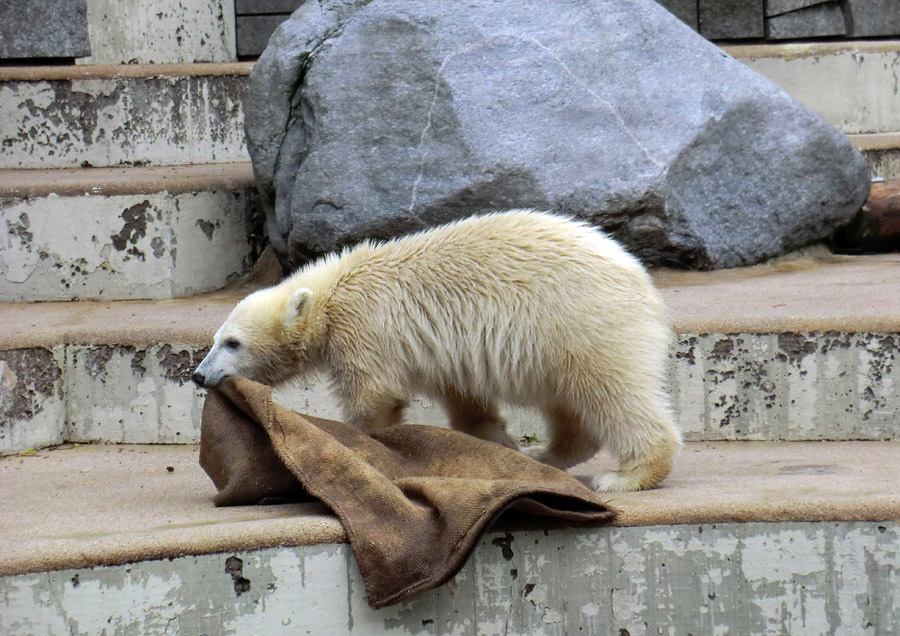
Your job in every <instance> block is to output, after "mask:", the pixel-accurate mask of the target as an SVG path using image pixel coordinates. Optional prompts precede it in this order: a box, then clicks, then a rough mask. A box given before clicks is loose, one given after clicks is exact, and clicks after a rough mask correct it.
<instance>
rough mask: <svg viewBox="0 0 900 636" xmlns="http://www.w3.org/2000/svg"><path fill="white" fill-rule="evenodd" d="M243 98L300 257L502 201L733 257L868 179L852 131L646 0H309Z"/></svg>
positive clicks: (778, 236)
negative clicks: (445, 0)
mask: <svg viewBox="0 0 900 636" xmlns="http://www.w3.org/2000/svg"><path fill="white" fill-rule="evenodd" d="M611 34H614V35H611ZM248 95H249V97H248V99H247V100H246V102H245V109H246V122H247V136H248V145H249V150H250V154H251V158H252V159H253V162H254V170H255V174H256V177H257V184H258V185H259V186H260V188H261V190H262V192H263V195H264V199H265V203H266V205H267V207H268V208H269V209H268V211H267V227H268V234H269V237H270V239H271V242H272V244H273V245H274V246H275V249H276V251H277V252H278V253H279V256H280V257H281V258H282V259H283V262H284V263H285V264H286V265H287V266H288V267H296V266H298V265H300V264H301V263H302V262H304V261H305V260H306V259H308V258H309V257H314V256H317V255H320V254H322V253H324V252H328V251H331V250H334V249H335V248H338V247H340V246H342V245H346V244H351V243H354V242H356V241H359V240H361V239H363V238H365V237H375V238H385V237H389V236H395V235H398V234H403V233H407V232H410V231H414V230H419V229H423V228H426V227H428V226H432V225H435V224H439V223H442V222H446V221H449V220H452V219H456V218H459V217H462V216H467V215H470V214H473V213H478V212H485V211H489V210H496V209H503V208H510V207H534V208H542V209H551V210H555V211H558V212H564V213H571V214H574V215H577V216H579V217H582V218H585V219H588V220H590V221H591V222H594V223H596V224H598V225H600V226H602V227H604V228H606V229H607V230H609V231H610V232H611V233H613V234H614V235H615V236H616V237H618V238H619V239H621V240H622V241H623V242H624V243H625V244H626V245H627V246H628V247H629V248H631V249H632V250H633V251H634V252H635V253H637V254H638V255H639V256H640V257H642V258H644V259H645V260H647V261H649V262H652V263H669V264H675V265H679V266H694V267H700V268H711V267H730V266H736V265H741V264H746V263H751V262H755V261H758V260H760V259H762V258H765V257H768V256H772V255H775V254H779V253H782V252H784V251H788V250H790V249H792V248H794V247H797V246H799V245H801V244H804V243H808V242H811V241H814V240H817V239H820V238H822V237H824V236H827V235H828V234H829V233H830V232H831V231H832V230H833V229H834V228H835V227H837V226H839V225H841V224H843V223H845V222H847V221H849V219H850V218H851V217H852V215H853V214H854V213H855V212H856V210H858V209H859V206H860V205H861V204H862V202H863V201H864V199H865V197H866V195H867V193H868V188H869V183H868V174H867V172H866V168H865V165H864V161H863V159H862V157H861V156H860V154H859V153H858V152H857V151H856V150H855V149H853V147H852V146H851V145H850V143H849V141H848V140H847V139H846V138H845V137H844V136H843V135H842V134H841V133H839V132H838V131H837V130H835V129H834V128H832V127H831V126H830V125H829V124H827V123H826V122H825V121H824V120H822V119H821V118H820V117H819V116H817V115H815V114H814V113H812V112H811V111H810V110H809V109H807V108H806V107H804V106H802V105H801V104H799V103H798V102H796V101H794V100H793V99H791V98H789V97H788V96H787V95H786V94H785V93H783V92H782V91H781V90H780V89H778V88H777V87H776V86H774V85H773V84H771V83H770V82H769V81H767V80H765V79H764V78H762V77H760V76H758V75H756V74H754V73H753V72H751V71H749V70H748V69H746V68H745V67H744V66H743V65H741V64H739V63H738V62H736V61H735V60H733V59H732V58H730V57H728V56H727V55H725V54H723V53H722V52H721V50H719V49H718V48H717V47H715V46H714V45H712V44H710V43H709V42H707V41H706V40H704V39H703V38H701V37H700V36H698V35H697V34H695V33H692V32H691V31H690V30H689V29H687V28H685V27H684V25H683V24H682V23H681V22H679V21H678V20H677V19H676V18H674V17H673V16H672V15H671V14H670V13H668V12H666V11H664V10H663V9H662V8H661V7H660V6H659V5H657V4H656V3H655V2H652V1H650V0H630V1H627V2H618V1H613V0H595V1H594V2H591V3H587V4H578V5H572V4H569V3H562V2H553V3H549V4H541V5H532V4H530V3H529V4H527V5H523V4H521V3H519V2H514V1H512V0H507V1H505V2H477V3H472V4H471V5H470V6H469V10H468V11H466V12H465V13H463V12H460V11H456V10H454V9H453V8H452V7H451V6H449V5H444V4H435V5H432V4H428V5H427V6H424V5H421V4H411V3H408V2H403V1H400V0H381V1H379V0H376V1H374V2H371V3H368V4H367V3H363V2H359V3H357V4H350V3H343V2H326V1H323V2H315V3H308V4H305V5H303V6H302V7H301V8H300V9H299V10H298V11H297V12H296V13H294V15H293V16H292V17H291V19H290V20H288V21H287V22H285V23H284V24H283V25H282V27H280V28H279V30H278V31H276V33H275V35H274V36H273V38H272V40H271V41H270V44H269V47H268V48H267V50H266V51H265V53H264V54H263V55H262V57H261V58H260V60H259V62H258V63H257V64H256V66H255V67H254V70H253V73H252V75H251V79H250V84H249V88H248Z"/></svg>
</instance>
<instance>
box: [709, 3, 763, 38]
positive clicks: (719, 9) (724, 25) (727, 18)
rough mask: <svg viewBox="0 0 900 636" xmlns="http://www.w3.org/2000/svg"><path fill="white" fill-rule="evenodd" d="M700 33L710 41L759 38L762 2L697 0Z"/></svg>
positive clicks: (761, 30) (761, 35)
mask: <svg viewBox="0 0 900 636" xmlns="http://www.w3.org/2000/svg"><path fill="white" fill-rule="evenodd" d="M698 6H699V10H700V33H702V34H703V36H704V37H707V38H709V39H710V40H737V39H744V38H761V37H763V36H764V35H765V28H764V25H763V0H699V1H698Z"/></svg>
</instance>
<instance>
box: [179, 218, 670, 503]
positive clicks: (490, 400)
mask: <svg viewBox="0 0 900 636" xmlns="http://www.w3.org/2000/svg"><path fill="white" fill-rule="evenodd" d="M670 341H671V331H670V328H669V325H668V322H667V319H666V316H665V312H664V309H663V304H662V302H661V300H660V298H659V295H658V294H657V292H656V291H655V290H654V288H653V285H652V284H651V281H650V278H649V276H648V275H647V273H646V272H645V271H644V269H643V267H642V266H641V265H640V264H639V263H638V261H637V260H635V259H634V258H633V257H632V256H630V255H629V254H628V253H626V252H625V251H624V250H623V249H622V248H621V247H620V246H619V245H618V244H617V243H616V242H615V241H613V240H612V239H610V238H608V237H607V236H605V235H604V234H602V233H601V232H599V231H597V230H596V229H593V228H591V227H589V226H588V225H586V224H584V223H581V222H579V221H574V220H572V219H568V218H564V217H560V216H555V215H552V214H547V213H541V212H532V211H519V210H517V211H510V212H501V213H495V214H488V215H485V216H476V217H472V218H468V219H465V220H462V221H458V222H455V223H450V224H449V225H445V226H442V227H437V228H434V229H431V230H428V231H424V232H421V233H419V234H414V235H411V236H407V237H404V238H400V239H397V240H392V241H388V242H386V243H374V242H365V243H362V244H360V245H357V246H355V247H352V248H349V249H346V250H344V251H343V252H342V253H340V254H334V255H331V256H327V257H325V258H323V259H322V260H319V261H318V262H314V263H312V264H310V265H307V266H306V267H304V268H303V269H301V270H299V271H297V272H296V273H295V274H293V275H292V276H290V277H289V278H287V279H285V280H284V281H283V282H282V283H280V284H279V285H276V286H274V287H271V288H268V289H263V290H260V291H257V292H254V293H253V294H250V295H249V296H248V297H247V298H245V299H244V300H243V301H241V302H240V303H239V304H238V305H237V307H235V309H234V310H233V311H232V313H231V315H230V316H229V317H228V319H227V320H226V321H225V323H224V324H223V325H222V327H221V328H220V329H219V331H218V332H217V333H216V335H215V342H214V345H213V347H212V349H211V350H210V352H209V355H207V356H206V358H205V359H204V360H203V362H202V363H201V364H200V366H199V367H198V368H197V371H196V373H195V374H194V381H195V382H197V383H198V384H199V385H201V386H205V387H213V386H216V385H217V384H218V383H219V382H221V381H222V379H223V378H225V377H228V376H233V375H241V376H245V377H248V378H250V379H252V380H256V381H259V382H264V383H267V384H278V383H281V382H283V381H285V380H288V379H291V378H293V377H296V376H298V375H301V374H304V373H305V372H308V371H311V370H314V369H322V370H325V371H327V372H328V373H329V374H330V378H331V385H332V389H333V392H334V393H335V395H336V397H337V398H338V399H339V400H340V402H341V405H342V407H343V410H344V413H345V417H346V419H347V420H348V421H349V422H351V423H353V424H355V425H357V426H359V427H361V428H362V429H364V430H373V429H377V428H380V427H384V426H391V425H393V424H397V423H399V422H400V421H401V416H402V413H403V409H404V407H406V405H407V404H408V402H409V400H410V398H411V397H413V396H415V395H425V396H428V397H430V398H432V399H435V400H437V401H439V402H440V403H442V404H443V406H444V407H445V409H446V411H447V414H448V417H449V420H450V424H451V426H452V427H453V428H455V429H457V430H460V431H464V432H467V433H470V434H472V435H475V436H477V437H480V438H483V439H486V440H492V441H495V442H498V443H500V444H504V445H506V446H509V447H512V448H516V443H515V441H514V440H513V439H512V438H511V437H510V435H509V434H508V433H507V432H506V428H505V423H504V420H503V419H502V418H501V416H500V414H499V411H498V405H499V404H510V405H519V406H526V407H534V408H536V409H538V410H539V411H540V412H541V413H542V414H543V416H544V417H545V418H546V419H547V422H548V424H549V427H548V428H549V431H550V441H549V444H548V445H547V446H546V448H543V449H535V448H530V449H528V450H527V452H528V453H529V454H531V455H532V456H534V457H536V458H537V459H539V460H540V461H543V462H546V463H548V464H551V465H554V466H557V467H559V468H563V469H565V468H568V467H570V466H573V465H575V464H578V463H580V462H582V461H584V460H586V459H588V458H590V457H591V456H593V455H594V454H595V453H596V452H597V451H598V450H599V449H600V448H601V447H603V448H605V449H607V450H608V451H610V452H611V453H612V454H613V456H614V457H615V458H616V459H618V461H619V470H618V471H615V472H613V471H608V472H603V473H601V474H598V475H597V476H596V477H595V478H594V479H593V482H592V487H593V488H594V489H596V490H602V491H624V490H640V489H643V488H650V487H651V486H654V485H655V484H657V483H659V482H660V481H661V480H662V479H663V478H664V477H665V476H666V475H667V474H668V473H669V471H670V469H671V466H672V461H673V458H674V456H675V454H676V452H677V450H678V448H679V446H680V444H681V437H680V434H679V432H678V430H677V429H676V427H675V425H674V423H673V417H672V414H671V412H670V408H669V403H668V397H667V395H666V393H665V391H664V388H663V386H664V372H665V365H666V359H667V355H668V350H669V345H670Z"/></svg>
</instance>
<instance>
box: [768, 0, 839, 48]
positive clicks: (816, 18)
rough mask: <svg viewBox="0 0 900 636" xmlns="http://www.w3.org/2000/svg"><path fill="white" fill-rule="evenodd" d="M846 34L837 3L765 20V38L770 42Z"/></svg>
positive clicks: (819, 5) (820, 5)
mask: <svg viewBox="0 0 900 636" xmlns="http://www.w3.org/2000/svg"><path fill="white" fill-rule="evenodd" d="M846 33H847V27H846V26H845V24H844V12H843V11H841V6H840V5H839V4H838V3H837V2H829V3H827V4H818V5H816V6H813V7H807V8H806V9H800V10H798V11H791V12H790V13H784V14H782V15H779V16H775V17H773V18H769V19H768V20H766V36H767V37H768V39H770V40H788V39H791V38H815V37H828V36H832V35H845V34H846Z"/></svg>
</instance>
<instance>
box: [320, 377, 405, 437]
mask: <svg viewBox="0 0 900 636" xmlns="http://www.w3.org/2000/svg"><path fill="white" fill-rule="evenodd" d="M334 389H335V392H336V393H337V397H338V399H339V400H340V401H341V403H342V406H343V411H344V419H345V420H346V422H347V423H348V424H352V425H353V426H355V427H357V428H358V429H360V430H363V431H365V432H367V433H371V432H373V431H377V430H379V429H382V428H386V427H388V426H395V425H397V424H400V423H401V422H402V421H403V411H404V409H405V408H406V406H407V402H406V400H405V399H404V398H402V397H400V396H398V395H397V394H396V393H395V392H393V391H390V390H388V389H387V388H386V387H383V386H380V385H379V384H378V383H376V382H373V381H371V380H366V379H363V378H361V377H359V376H357V375H355V374H346V373H345V374H342V375H340V376H338V375H335V377H334Z"/></svg>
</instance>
